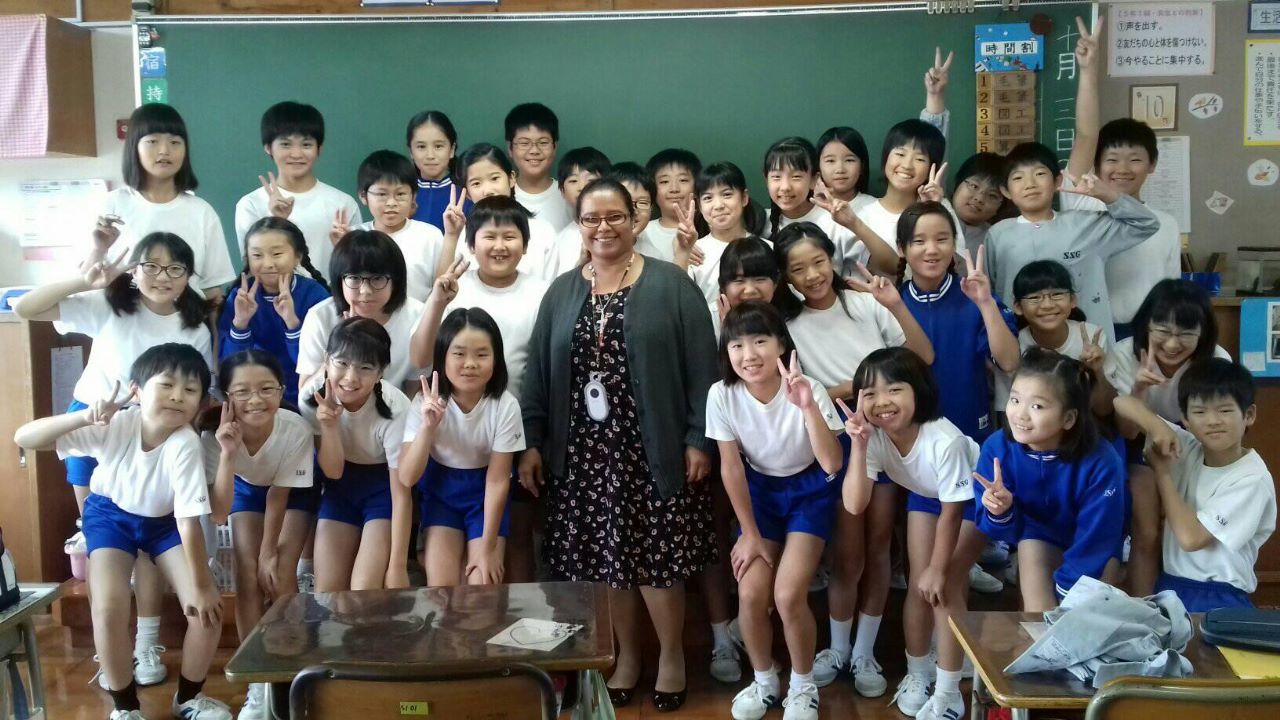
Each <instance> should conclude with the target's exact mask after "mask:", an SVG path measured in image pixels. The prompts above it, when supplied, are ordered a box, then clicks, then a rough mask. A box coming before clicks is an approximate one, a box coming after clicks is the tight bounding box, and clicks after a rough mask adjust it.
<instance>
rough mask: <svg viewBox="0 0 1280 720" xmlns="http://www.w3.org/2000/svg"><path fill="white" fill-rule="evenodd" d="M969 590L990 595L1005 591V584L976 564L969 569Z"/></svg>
mask: <svg viewBox="0 0 1280 720" xmlns="http://www.w3.org/2000/svg"><path fill="white" fill-rule="evenodd" d="M969 589H971V590H976V591H977V592H980V593H986V594H988V595H990V594H992V593H998V592H1000V591H1002V590H1004V583H1002V582H1000V578H997V577H996V576H994V575H992V574H991V573H989V572H987V571H986V570H983V569H982V566H981V565H978V564H976V563H975V564H974V566H973V567H971V568H969Z"/></svg>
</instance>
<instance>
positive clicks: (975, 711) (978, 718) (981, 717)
mask: <svg viewBox="0 0 1280 720" xmlns="http://www.w3.org/2000/svg"><path fill="white" fill-rule="evenodd" d="M969 720H987V705H986V702H985V701H984V700H983V699H982V673H979V672H975V673H974V674H973V690H972V691H971V697H970V698H969Z"/></svg>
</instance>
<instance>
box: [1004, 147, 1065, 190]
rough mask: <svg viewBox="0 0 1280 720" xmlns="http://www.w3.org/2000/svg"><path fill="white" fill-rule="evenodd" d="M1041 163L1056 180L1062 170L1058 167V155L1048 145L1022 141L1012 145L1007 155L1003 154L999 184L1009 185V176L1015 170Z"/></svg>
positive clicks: (1006, 186)
mask: <svg viewBox="0 0 1280 720" xmlns="http://www.w3.org/2000/svg"><path fill="white" fill-rule="evenodd" d="M1033 165H1043V166H1045V168H1047V169H1048V170H1049V172H1051V173H1053V179H1054V180H1055V181H1056V180H1057V179H1058V176H1060V175H1061V174H1062V170H1061V169H1060V168H1059V167H1058V156H1057V155H1056V154H1054V152H1053V151H1052V150H1050V149H1049V146H1048V145H1045V144H1044V143H1038V142H1024V143H1020V144H1018V145H1014V146H1013V149H1012V150H1010V151H1009V154H1008V155H1005V156H1004V176H1003V179H1002V180H1001V181H1000V185H1001V186H1003V187H1005V188H1008V187H1009V176H1010V175H1012V174H1013V173H1014V171H1016V170H1021V169H1022V168H1025V167H1029V166H1033Z"/></svg>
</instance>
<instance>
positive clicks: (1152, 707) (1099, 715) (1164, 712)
mask: <svg viewBox="0 0 1280 720" xmlns="http://www.w3.org/2000/svg"><path fill="white" fill-rule="evenodd" d="M1183 718H1188V719H1189V718H1196V719H1199V718H1205V719H1206V720H1254V719H1255V718H1256V719H1257V720H1277V718H1280V680H1199V679H1195V678H1183V679H1170V678H1146V677H1122V678H1117V679H1116V680H1113V681H1112V682H1109V683H1107V684H1106V686H1104V687H1103V688H1102V689H1101V690H1099V691H1098V693H1097V694H1096V695H1094V696H1093V700H1091V701H1090V702H1089V708H1088V710H1087V711H1085V720H1183Z"/></svg>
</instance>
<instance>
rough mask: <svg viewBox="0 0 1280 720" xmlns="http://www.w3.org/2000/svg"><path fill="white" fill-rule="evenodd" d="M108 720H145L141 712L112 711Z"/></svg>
mask: <svg viewBox="0 0 1280 720" xmlns="http://www.w3.org/2000/svg"><path fill="white" fill-rule="evenodd" d="M108 720H147V718H146V717H144V716H143V715H142V711H141V710H112V711H111V715H110V717H109V718H108Z"/></svg>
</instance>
